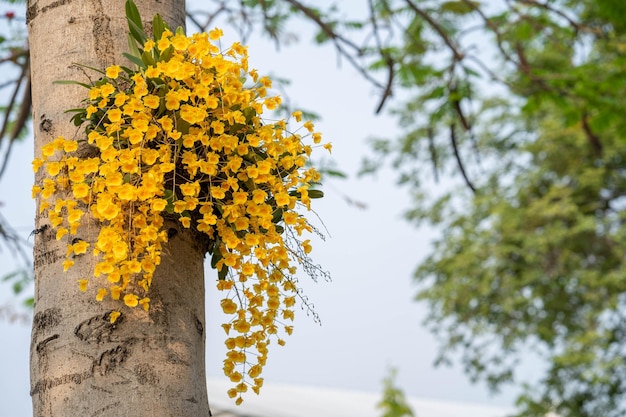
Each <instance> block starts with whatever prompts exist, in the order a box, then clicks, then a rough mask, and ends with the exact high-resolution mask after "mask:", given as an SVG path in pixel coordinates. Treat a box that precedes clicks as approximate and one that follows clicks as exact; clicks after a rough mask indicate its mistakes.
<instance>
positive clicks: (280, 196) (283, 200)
mask: <svg viewBox="0 0 626 417" xmlns="http://www.w3.org/2000/svg"><path fill="white" fill-rule="evenodd" d="M274 198H275V199H276V204H277V205H279V206H281V207H282V206H286V205H288V204H289V201H290V200H289V194H287V193H285V192H281V193H277V194H276V195H275V196H274Z"/></svg>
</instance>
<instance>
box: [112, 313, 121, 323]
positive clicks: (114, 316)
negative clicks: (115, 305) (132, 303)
mask: <svg viewBox="0 0 626 417" xmlns="http://www.w3.org/2000/svg"><path fill="white" fill-rule="evenodd" d="M121 315H122V313H120V312H119V311H111V313H110V314H109V321H110V322H111V324H113V323H115V322H116V321H117V319H118V318H119V316H121Z"/></svg>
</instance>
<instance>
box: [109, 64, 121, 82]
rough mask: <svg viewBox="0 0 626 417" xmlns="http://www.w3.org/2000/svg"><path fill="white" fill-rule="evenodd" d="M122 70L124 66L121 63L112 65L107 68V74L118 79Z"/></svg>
mask: <svg viewBox="0 0 626 417" xmlns="http://www.w3.org/2000/svg"><path fill="white" fill-rule="evenodd" d="M121 71H122V68H121V67H120V66H119V65H111V66H110V67H108V68H107V69H106V76H107V77H109V78H111V79H116V78H117V77H118V76H119V74H120V72H121Z"/></svg>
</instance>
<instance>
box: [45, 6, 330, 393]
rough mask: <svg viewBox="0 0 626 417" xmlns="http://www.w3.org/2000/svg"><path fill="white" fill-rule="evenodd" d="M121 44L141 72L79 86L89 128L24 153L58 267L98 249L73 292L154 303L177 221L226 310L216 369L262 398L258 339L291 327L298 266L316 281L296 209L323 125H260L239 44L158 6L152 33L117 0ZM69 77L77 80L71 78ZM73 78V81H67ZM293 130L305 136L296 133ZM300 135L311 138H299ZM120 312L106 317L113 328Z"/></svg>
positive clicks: (276, 101)
mask: <svg viewBox="0 0 626 417" xmlns="http://www.w3.org/2000/svg"><path fill="white" fill-rule="evenodd" d="M126 14H127V19H128V23H129V29H130V36H129V40H130V53H128V54H124V55H125V56H126V57H127V58H128V59H129V60H130V61H131V62H133V63H134V64H135V65H136V66H137V69H134V70H132V69H129V68H125V67H121V66H117V65H113V66H110V67H108V68H106V69H105V70H98V69H94V68H91V70H94V71H96V72H98V73H100V74H101V78H99V79H98V80H97V81H96V82H93V83H91V84H81V85H83V86H85V87H87V88H88V97H87V98H85V100H84V101H83V103H84V106H82V107H80V108H78V109H73V110H70V112H73V113H74V115H73V117H72V120H73V122H74V123H75V125H76V126H81V125H85V126H86V127H85V132H86V137H80V138H78V139H67V138H64V137H57V138H56V139H54V141H52V142H49V143H48V144H46V145H44V146H43V147H42V149H41V157H40V158H36V159H35V160H34V161H33V168H34V171H35V172H38V171H39V170H43V171H44V175H42V177H43V179H42V181H41V182H40V183H38V184H36V185H35V186H34V187H33V196H34V197H35V196H39V197H40V199H41V201H40V204H39V210H40V212H41V213H42V214H44V215H47V218H48V220H49V222H50V224H51V226H52V227H53V228H54V230H56V238H57V239H58V240H60V239H66V240H67V241H68V245H67V254H66V259H65V261H64V262H63V269H64V271H67V270H68V269H69V268H71V267H72V266H73V265H74V262H75V261H74V259H75V258H74V256H75V255H80V254H85V253H87V252H89V251H90V252H92V253H93V255H94V256H97V257H98V262H97V263H96V265H95V268H94V271H93V276H92V277H84V278H82V279H80V280H79V282H78V287H79V289H80V290H81V291H84V292H91V290H90V288H91V287H92V286H95V287H96V288H97V289H94V290H93V291H94V292H95V298H96V299H97V300H98V301H102V300H104V299H106V298H107V297H110V298H111V299H112V300H118V301H119V303H120V307H123V306H126V307H129V308H134V307H137V306H141V307H142V308H144V309H145V310H148V309H149V308H150V285H151V283H152V279H153V275H154V272H155V270H156V269H157V268H158V265H159V263H160V261H161V255H162V251H163V245H164V244H165V243H167V240H168V234H167V230H166V229H165V227H164V224H165V221H166V220H171V219H173V220H176V221H178V222H179V223H180V225H181V227H182V228H186V229H189V230H190V232H191V233H194V234H195V235H196V236H197V237H198V239H199V240H200V241H202V242H205V249H206V251H207V252H208V253H209V254H210V255H211V266H212V267H213V268H215V269H216V270H217V274H218V277H219V280H218V285H217V286H218V289H219V290H221V291H223V292H224V294H225V296H224V298H223V299H222V300H221V307H222V309H223V311H224V312H225V313H226V314H228V315H229V316H230V317H232V319H231V320H230V321H228V322H227V323H224V324H223V325H222V327H223V328H224V330H225V332H226V334H227V338H226V346H227V347H228V352H227V357H226V359H225V361H224V373H225V374H226V376H228V377H229V378H230V380H231V381H232V382H233V383H234V384H235V386H234V387H233V388H232V389H231V390H229V395H230V396H231V397H233V398H237V400H236V402H237V404H239V403H241V401H242V397H241V394H242V393H243V392H245V391H247V389H248V387H249V386H250V387H251V389H252V390H253V391H254V392H256V393H258V392H259V389H260V387H261V386H262V384H263V379H262V378H261V377H260V374H261V371H262V369H263V366H264V365H265V363H266V360H267V353H268V345H269V344H270V343H271V339H272V338H276V340H277V343H278V344H279V345H282V344H284V341H283V339H281V338H280V337H279V336H278V334H279V332H284V333H286V334H291V332H292V330H293V327H292V326H291V325H286V324H284V323H287V322H291V321H292V320H293V318H294V312H293V308H294V305H295V303H296V297H297V296H298V289H297V287H296V283H295V278H294V274H295V272H296V269H297V267H298V265H300V266H301V267H303V269H304V270H305V271H306V272H307V273H308V274H309V275H311V276H313V277H317V276H319V275H323V276H325V275H326V273H325V272H324V271H322V270H321V269H320V268H319V267H318V266H317V265H315V264H313V263H312V262H311V260H310V258H309V256H308V254H309V253H310V252H311V244H310V240H309V239H306V238H305V237H306V234H308V233H310V232H314V231H315V229H314V228H313V227H312V226H311V225H310V224H309V222H308V221H307V219H306V218H305V217H304V216H303V214H301V212H302V211H304V212H306V211H309V210H310V209H311V199H313V198H318V197H322V192H321V191H320V190H318V189H315V185H316V184H318V183H319V180H320V174H319V173H318V172H317V171H316V170H315V169H314V168H312V167H311V166H310V164H309V157H310V155H311V152H312V151H313V150H314V148H316V147H324V148H326V149H327V150H329V151H330V144H328V143H326V144H322V143H321V135H320V133H318V132H316V131H315V130H314V125H313V123H311V122H310V121H306V122H304V123H302V122H301V117H302V113H301V112H294V113H293V114H292V116H291V117H292V118H293V119H295V121H296V122H297V123H302V125H301V126H300V127H299V129H298V130H297V131H296V132H290V131H289V130H288V125H287V121H286V120H279V121H273V122H268V121H266V120H264V119H263V118H262V115H263V113H264V111H265V110H270V111H271V110H275V109H276V108H277V107H279V106H280V97H273V96H268V94H267V92H268V89H269V88H270V87H271V80H270V79H269V78H267V77H259V75H258V73H257V71H256V70H253V69H249V68H248V56H247V49H246V47H244V46H242V45H240V44H239V43H234V44H232V45H231V46H230V47H229V48H227V49H224V50H222V49H220V47H219V46H218V45H219V39H220V37H221V36H222V35H223V34H222V31H221V30H220V29H213V30H212V31H210V32H209V33H198V34H194V35H192V36H189V37H188V36H185V34H184V32H183V30H182V28H179V29H178V30H176V32H172V31H171V30H170V29H169V28H168V26H167V25H166V24H165V23H164V22H163V20H162V19H161V17H160V16H159V15H157V16H155V17H154V19H153V22H152V23H153V25H152V31H153V37H152V38H149V37H148V36H147V35H146V34H145V33H144V31H143V28H142V22H141V17H140V16H139V12H138V10H137V8H136V6H135V5H134V4H133V3H132V1H128V2H127V4H126ZM75 83H76V82H75ZM76 84H80V83H76ZM298 132H303V133H298ZM307 141H308V142H310V143H309V144H307V143H306V142H307ZM87 215H89V216H91V218H92V219H94V220H95V221H97V222H99V224H100V230H99V233H98V236H93V237H91V239H88V240H82V239H78V238H76V237H74V236H75V235H76V234H77V231H78V228H79V227H80V226H81V224H83V221H84V219H85V216H87ZM122 310H123V308H120V309H119V311H113V312H112V313H111V314H110V321H111V322H112V323H114V322H115V321H116V320H117V319H118V318H119V316H120V315H121V314H122Z"/></svg>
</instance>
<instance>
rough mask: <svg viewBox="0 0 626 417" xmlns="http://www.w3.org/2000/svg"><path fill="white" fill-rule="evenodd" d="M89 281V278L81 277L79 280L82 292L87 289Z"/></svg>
mask: <svg viewBox="0 0 626 417" xmlns="http://www.w3.org/2000/svg"><path fill="white" fill-rule="evenodd" d="M88 283H89V280H86V279H79V280H78V289H79V290H81V291H82V292H85V291H87V284H88Z"/></svg>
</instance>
